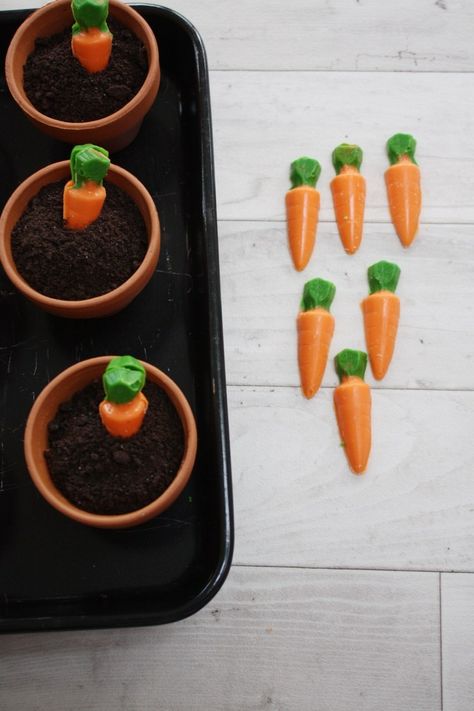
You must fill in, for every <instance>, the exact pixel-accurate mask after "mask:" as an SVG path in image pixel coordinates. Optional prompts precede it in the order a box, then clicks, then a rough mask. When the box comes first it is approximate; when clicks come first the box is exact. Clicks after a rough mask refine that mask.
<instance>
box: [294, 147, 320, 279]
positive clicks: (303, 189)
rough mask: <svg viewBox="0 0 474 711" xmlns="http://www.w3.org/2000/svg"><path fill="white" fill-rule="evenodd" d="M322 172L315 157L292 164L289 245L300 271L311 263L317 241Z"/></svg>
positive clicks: (296, 267)
mask: <svg viewBox="0 0 474 711" xmlns="http://www.w3.org/2000/svg"><path fill="white" fill-rule="evenodd" d="M320 174H321V166H320V165H319V163H318V161H317V160H314V159H313V158H306V157H302V158H298V160H295V161H293V163H292V164H291V171H290V180H291V188H290V190H288V192H287V193H286V197H285V202H286V217H287V224H288V245H289V248H290V253H291V258H292V259H293V264H294V265H295V269H297V270H298V271H299V272H300V271H302V270H303V269H304V268H305V266H306V265H307V264H308V262H309V260H310V258H311V254H312V253H313V249H314V243H315V241H316V229H317V226H318V217H319V205H320V197H319V192H318V190H316V183H317V182H318V178H319V176H320Z"/></svg>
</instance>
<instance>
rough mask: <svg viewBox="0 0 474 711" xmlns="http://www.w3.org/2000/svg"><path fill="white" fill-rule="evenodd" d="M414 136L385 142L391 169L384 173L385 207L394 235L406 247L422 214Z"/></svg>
mask: <svg viewBox="0 0 474 711" xmlns="http://www.w3.org/2000/svg"><path fill="white" fill-rule="evenodd" d="M415 148H416V141H415V139H414V138H413V136H410V135H409V134H405V133H397V134H395V136H392V138H390V139H389V140H388V141H387V153H388V157H389V160H390V163H391V165H390V168H388V169H387V170H386V171H385V184H386V186H387V197H388V206H389V208H390V216H391V218H392V222H393V225H394V227H395V231H396V233H397V235H398V236H399V238H400V242H401V243H402V245H403V246H404V247H409V246H410V245H411V243H412V242H413V240H414V239H415V235H416V233H417V230H418V222H419V219H420V211H421V186H420V169H419V167H418V165H417V163H416V161H415Z"/></svg>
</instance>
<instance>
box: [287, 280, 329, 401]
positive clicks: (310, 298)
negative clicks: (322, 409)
mask: <svg viewBox="0 0 474 711" xmlns="http://www.w3.org/2000/svg"><path fill="white" fill-rule="evenodd" d="M335 293H336V287H335V286H334V284H333V283H332V282H330V281H325V280H324V279H311V281H308V282H306V284H305V285H304V290H303V299H302V301H301V311H300V313H299V314H298V317H297V320H296V328H297V334H298V365H299V370H300V380H301V389H302V391H303V394H304V396H305V397H307V398H312V397H313V396H314V395H315V394H316V393H317V391H318V390H319V387H320V385H321V381H322V379H323V376H324V371H325V369H326V364H327V360H328V354H329V347H330V345H331V340H332V337H333V334H334V316H333V315H332V314H331V313H329V309H330V307H331V304H332V302H333V299H334V295H335Z"/></svg>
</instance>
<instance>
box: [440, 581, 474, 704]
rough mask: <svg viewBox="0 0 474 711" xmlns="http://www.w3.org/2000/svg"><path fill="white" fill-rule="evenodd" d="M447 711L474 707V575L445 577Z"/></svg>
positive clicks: (444, 665)
mask: <svg viewBox="0 0 474 711" xmlns="http://www.w3.org/2000/svg"><path fill="white" fill-rule="evenodd" d="M441 601H442V607H441V617H442V639H443V699H444V706H443V708H444V711H472V709H473V708H474V675H473V669H474V576H473V575H460V574H456V575H449V574H443V575H442V576H441Z"/></svg>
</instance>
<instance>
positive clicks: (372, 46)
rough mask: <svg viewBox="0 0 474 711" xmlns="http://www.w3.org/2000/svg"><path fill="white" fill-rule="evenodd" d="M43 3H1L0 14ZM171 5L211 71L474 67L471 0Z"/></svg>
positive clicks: (247, 0)
mask: <svg viewBox="0 0 474 711" xmlns="http://www.w3.org/2000/svg"><path fill="white" fill-rule="evenodd" d="M152 1H153V0H140V2H139V4H149V3H150V2H152ZM42 4H44V2H43V1H42V0H0V9H3V8H5V9H6V8H10V7H23V8H28V7H36V6H39V5H42ZM170 7H172V8H173V10H176V11H177V12H180V13H181V14H183V15H185V16H186V17H187V18H188V19H189V20H191V21H192V22H193V23H194V25H195V26H196V27H197V28H198V30H199V31H200V33H201V34H202V36H203V39H204V42H205V44H206V49H207V53H208V59H209V66H210V68H211V69H224V70H233V69H271V70H274V69H279V70H283V71H288V70H295V69H304V70H308V69H311V70H321V69H328V70H333V71H337V70H355V71H357V70H371V71H396V72H399V71H417V72H420V71H423V72H433V71H448V72H453V71H472V70H473V69H474V46H473V44H472V42H471V41H470V35H469V32H466V28H467V27H468V26H471V27H472V23H473V22H474V7H473V4H472V2H470V0H416V2H413V0H398V2H396V3H388V2H380V0H313V1H312V2H311V1H310V0H293V2H286V3H282V2H280V1H279V0H259V2H252V1H251V0H242V1H241V2H239V3H235V2H233V1H232V0H221V2H218V3H216V2H215V0H201V2H199V3H197V2H196V1H195V0H176V1H175V2H173V3H170Z"/></svg>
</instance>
